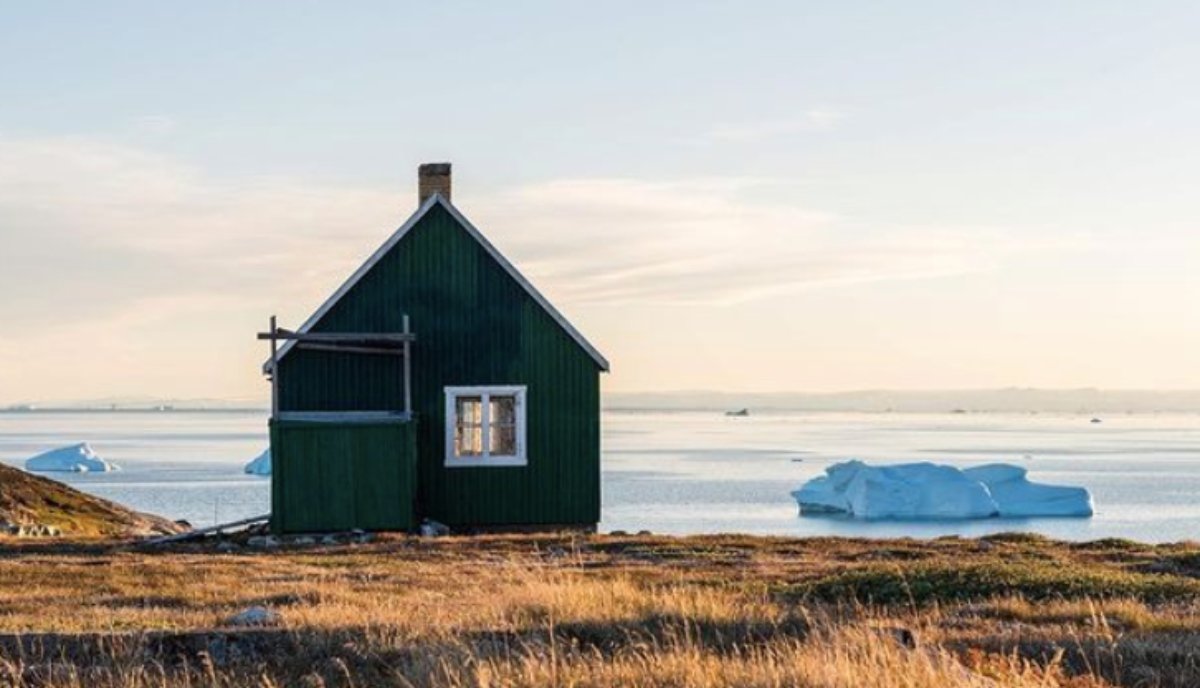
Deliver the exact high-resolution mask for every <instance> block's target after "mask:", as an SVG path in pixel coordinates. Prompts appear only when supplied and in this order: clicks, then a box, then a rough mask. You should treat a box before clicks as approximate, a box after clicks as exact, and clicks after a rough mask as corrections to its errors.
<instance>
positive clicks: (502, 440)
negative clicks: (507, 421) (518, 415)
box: [488, 425, 517, 456]
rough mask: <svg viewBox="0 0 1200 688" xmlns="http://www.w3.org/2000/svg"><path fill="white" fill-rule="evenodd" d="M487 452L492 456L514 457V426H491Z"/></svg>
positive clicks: (515, 438)
mask: <svg viewBox="0 0 1200 688" xmlns="http://www.w3.org/2000/svg"><path fill="white" fill-rule="evenodd" d="M489 439H490V442H489V443H488V452H489V453H491V455H492V456H516V454H517V428H516V426H515V425H493V426H492V427H491V437H490V438H489Z"/></svg>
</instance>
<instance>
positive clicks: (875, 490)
mask: <svg viewBox="0 0 1200 688" xmlns="http://www.w3.org/2000/svg"><path fill="white" fill-rule="evenodd" d="M792 496H793V497H795V498H796V502H797V503H799V505H800V513H802V514H812V513H836V514H848V515H850V516H854V517H855V518H863V519H924V518H927V519H972V518H991V517H995V516H1006V517H1007V516H1013V517H1018V516H1020V517H1025V516H1091V515H1092V511H1093V510H1092V496H1091V494H1090V493H1088V491H1087V490H1086V489H1084V488H1082V487H1061V486H1058V485H1042V484H1039V483H1031V482H1029V480H1028V479H1027V478H1026V471H1025V469H1024V468H1021V467H1020V466H1011V465H1008V464H987V465H985V466H978V467H975V468H968V469H965V470H960V469H958V468H955V467H953V466H943V465H938V464H933V463H907V464H896V465H890V466H869V465H867V464H865V463H863V462H862V461H845V462H842V463H837V464H834V465H832V466H830V467H829V468H826V469H825V475H823V476H819V477H816V478H813V479H812V480H810V481H808V482H807V483H805V484H804V485H802V486H801V487H800V489H798V490H796V491H794V492H792Z"/></svg>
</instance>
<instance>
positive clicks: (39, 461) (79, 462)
mask: <svg viewBox="0 0 1200 688" xmlns="http://www.w3.org/2000/svg"><path fill="white" fill-rule="evenodd" d="M25 470H27V471H38V472H46V473H50V472H54V473H106V472H108V471H117V470H120V467H119V466H117V465H116V464H113V463H109V462H108V461H105V460H104V459H102V458H100V457H99V456H97V455H96V452H94V451H92V448H91V447H90V446H89V445H88V443H87V442H80V443H79V444H73V445H71V446H69V447H62V448H59V449H53V450H51V451H48V452H46V453H44V454H38V455H37V456H35V457H33V458H31V459H29V460H28V461H26V462H25Z"/></svg>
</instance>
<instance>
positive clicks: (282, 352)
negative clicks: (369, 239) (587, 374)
mask: <svg viewBox="0 0 1200 688" xmlns="http://www.w3.org/2000/svg"><path fill="white" fill-rule="evenodd" d="M438 204H440V205H441V206H442V207H443V208H445V209H446V210H447V212H449V213H450V215H451V217H453V218H454V219H455V220H457V221H458V223H459V224H460V225H462V227H463V229H465V230H467V233H468V234H470V235H471V236H472V237H473V238H474V239H475V241H478V242H479V244H480V245H481V246H483V248H484V250H486V251H487V252H488V254H489V255H490V256H491V257H492V259H493V260H495V261H496V262H497V263H499V264H500V267H502V268H504V271H505V272H507V273H508V274H509V276H511V277H512V278H513V279H514V280H516V281H517V284H519V285H521V287H523V288H524V289H525V291H526V292H528V294H529V295H530V296H532V297H533V300H534V301H536V302H537V303H538V305H540V306H541V307H542V308H543V309H545V311H546V312H547V313H548V314H549V315H550V317H551V318H553V319H554V321H555V322H556V323H558V325H559V327H561V328H563V330H565V331H566V333H567V334H568V335H570V336H571V339H574V340H575V343H576V344H578V345H579V346H581V347H583V350H584V351H586V352H587V353H588V355H589V356H591V357H592V360H594V361H595V362H596V364H597V365H598V366H600V369H601V370H603V371H608V359H606V358H604V356H603V354H601V353H600V352H599V351H598V350H597V349H596V347H594V346H592V344H591V343H590V342H589V341H588V340H587V339H585V338H584V336H583V335H582V334H580V333H579V330H576V329H575V328H574V326H572V325H571V323H570V322H568V321H567V319H566V318H565V317H563V314H562V313H559V312H558V309H556V308H555V307H554V306H553V305H551V304H550V302H549V301H548V300H546V297H545V296H542V294H541V292H539V291H538V290H537V289H536V288H535V287H534V286H533V285H532V284H531V283H530V282H529V280H527V279H525V276H524V275H522V274H521V273H520V272H518V271H517V268H516V267H514V266H513V264H512V263H510V262H508V259H507V258H505V257H504V256H503V255H501V253H500V252H499V251H497V250H496V247H495V246H493V245H492V243H491V242H490V241H488V240H487V238H486V237H484V236H483V233H482V232H480V231H479V230H478V229H476V227H475V225H473V224H471V221H470V220H468V219H467V218H466V217H465V216H463V214H462V213H460V212H459V211H458V208H455V207H454V206H453V205H452V204H451V203H450V202H449V201H447V200H446V199H444V198H442V196H441V194H436V193H435V194H433V195H432V196H430V197H429V198H428V199H426V200H425V202H424V203H422V204H421V207H420V208H418V209H417V212H415V213H413V214H412V216H411V217H409V218H408V219H407V220H405V222H404V224H402V225H400V228H399V229H397V230H396V231H395V232H393V233H392V235H391V236H390V237H388V239H387V241H385V242H383V245H382V246H380V247H379V248H378V249H377V250H376V251H375V253H372V254H371V257H370V258H368V259H367V262H365V263H363V264H362V265H360V266H359V268H358V269H357V270H355V271H354V274H352V275H350V278H349V279H347V280H346V281H345V282H344V283H342V286H340V287H338V289H337V291H335V292H333V295H332V296H330V297H329V298H328V299H327V300H326V301H325V303H323V304H321V307H320V308H318V309H317V310H316V311H315V312H314V313H313V314H312V315H310V316H309V317H308V320H305V321H304V324H302V325H301V326H300V328H299V329H298V330H296V331H297V332H301V333H304V332H308V331H309V330H310V329H311V328H312V327H314V326H315V325H316V324H317V323H318V322H319V321H320V320H321V318H323V317H324V316H325V314H326V313H328V312H329V311H330V309H332V308H333V307H334V305H335V304H337V302H338V301H340V300H341V299H342V297H343V296H345V295H346V293H347V292H349V291H350V289H352V288H353V287H354V285H356V284H358V281H359V280H361V279H362V278H363V277H364V276H365V275H366V274H367V273H368V272H369V271H370V270H371V268H373V267H375V264H376V263H378V262H379V261H380V260H382V259H383V257H384V256H385V255H387V253H388V251H391V250H392V248H393V247H395V245H396V244H398V243H400V240H401V239H403V238H404V236H405V235H406V234H408V231H409V230H410V229H412V228H413V227H414V226H415V225H416V224H417V222H418V221H419V220H420V219H421V218H422V217H424V216H425V214H426V213H428V212H429V210H430V208H432V207H433V206H435V205H438ZM418 334H419V333H418ZM295 344H296V340H294V339H289V340H288V341H286V342H284V344H283V346H281V347H280V348H279V351H278V352H277V353H276V358H279V359H282V358H283V357H284V356H286V355H287V353H288V352H289V351H291V350H292V347H293V346H295ZM270 369H271V361H269V360H268V361H266V362H265V363H263V372H269V371H270Z"/></svg>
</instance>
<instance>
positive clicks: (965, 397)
mask: <svg viewBox="0 0 1200 688" xmlns="http://www.w3.org/2000/svg"><path fill="white" fill-rule="evenodd" d="M604 407H605V408H606V409H609V410H614V411H623V410H663V411H669V410H675V411H720V412H725V411H731V410H738V409H743V408H744V409H748V410H749V411H750V413H755V412H760V411H814V412H815V411H845V412H851V411H860V412H868V413H872V412H878V413H885V412H889V411H891V412H896V413H953V412H956V411H957V412H963V413H989V412H991V413H1024V412H1045V413H1094V414H1099V413H1170V412H1178V413H1200V390H1195V389H1190V390H1112V389H1091V388H1087V389H1034V388H1026V387H1008V388H1004V389H983V390H921V391H897V390H860V391H851V392H827V393H806V392H722V391H713V390H697V391H667V392H632V393H631V392H611V393H606V394H605V395H604ZM266 410H267V403H266V402H265V401H264V400H262V399H258V398H242V399H215V398H191V399H179V398H158V397H152V396H140V397H132V396H131V397H111V398H102V399H83V400H61V401H43V402H27V403H16V404H10V405H7V406H4V405H0V412H20V411H255V412H266Z"/></svg>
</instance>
